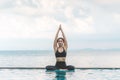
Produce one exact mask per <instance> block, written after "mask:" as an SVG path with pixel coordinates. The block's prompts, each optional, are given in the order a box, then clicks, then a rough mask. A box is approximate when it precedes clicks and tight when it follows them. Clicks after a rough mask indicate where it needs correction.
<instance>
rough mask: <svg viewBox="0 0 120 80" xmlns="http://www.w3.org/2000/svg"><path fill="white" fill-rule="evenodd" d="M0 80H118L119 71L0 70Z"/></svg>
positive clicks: (119, 79) (119, 78)
mask: <svg viewBox="0 0 120 80" xmlns="http://www.w3.org/2000/svg"><path fill="white" fill-rule="evenodd" d="M0 80H120V69H85V70H82V69H75V71H74V72H73V71H71V72H69V71H68V72H65V71H61V72H59V71H57V72H55V71H53V72H47V71H46V70H45V69H0Z"/></svg>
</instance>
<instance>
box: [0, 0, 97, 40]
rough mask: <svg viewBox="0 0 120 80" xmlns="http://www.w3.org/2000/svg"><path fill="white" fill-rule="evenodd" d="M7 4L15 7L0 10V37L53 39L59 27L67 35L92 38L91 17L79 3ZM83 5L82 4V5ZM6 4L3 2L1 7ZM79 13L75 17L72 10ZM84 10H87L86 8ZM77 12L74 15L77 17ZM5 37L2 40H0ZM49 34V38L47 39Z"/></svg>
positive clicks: (19, 1) (35, 1)
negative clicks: (83, 35) (85, 35)
mask: <svg viewBox="0 0 120 80" xmlns="http://www.w3.org/2000/svg"><path fill="white" fill-rule="evenodd" d="M10 1H11V2H10V4H11V5H12V6H13V4H14V7H9V8H4V9H2V10H0V12H1V14H0V21H1V24H0V26H2V27H0V30H1V31H0V34H1V35H0V37H6V38H9V37H13V38H18V37H19V38H50V35H51V36H53V35H55V32H56V30H57V28H58V25H59V24H62V26H63V29H64V31H65V32H66V33H67V34H70V33H71V31H73V34H91V33H94V32H95V30H94V28H93V26H92V25H93V23H94V20H93V17H92V16H91V15H88V14H87V16H86V17H84V18H80V17H78V16H80V15H82V16H85V15H86V12H85V11H84V8H83V7H82V6H79V5H78V3H76V2H73V1H70V2H67V1H63V0H61V1H54V0H53V1H49V0H31V1H29V0H16V1H14V2H12V0H10ZM81 3H82V2H81ZM6 4H7V1H6V2H4V5H6ZM77 7H78V10H76V11H77V12H79V13H78V15H77V14H75V13H74V10H75V9H76V8H77ZM85 9H86V7H85ZM77 12H76V13H77ZM3 34H4V36H3ZM48 34H49V35H48Z"/></svg>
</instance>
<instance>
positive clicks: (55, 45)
mask: <svg viewBox="0 0 120 80" xmlns="http://www.w3.org/2000/svg"><path fill="white" fill-rule="evenodd" d="M59 31H60V27H59V29H58V31H57V33H56V35H55V40H54V44H53V48H54V51H55V52H56V50H57V38H58V34H59Z"/></svg>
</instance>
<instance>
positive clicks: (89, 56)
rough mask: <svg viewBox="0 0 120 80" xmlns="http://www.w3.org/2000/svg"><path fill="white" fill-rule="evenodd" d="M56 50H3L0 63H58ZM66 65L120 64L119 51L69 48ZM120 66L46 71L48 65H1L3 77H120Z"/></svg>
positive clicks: (9, 79) (83, 79) (3, 79)
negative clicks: (73, 49) (60, 72)
mask: <svg viewBox="0 0 120 80" xmlns="http://www.w3.org/2000/svg"><path fill="white" fill-rule="evenodd" d="M55 62H56V61H55V55H54V52H53V51H47V50H43V51H27V50H26V51H0V67H26V68H27V67H28V68H29V67H42V68H44V67H45V66H47V65H55ZM66 62H67V65H74V66H75V67H76V68H84V67H85V68H94V67H97V68H120V51H118V50H116V51H115V50H114V51H109V50H106V51H104V50H103V51H98V50H95V51H93V50H91V51H81V50H77V51H68V54H67V58H66ZM119 79H120V69H85V70H84V69H75V71H74V72H62V75H61V74H59V73H57V72H46V70H45V69H2V68H1V69H0V80H119Z"/></svg>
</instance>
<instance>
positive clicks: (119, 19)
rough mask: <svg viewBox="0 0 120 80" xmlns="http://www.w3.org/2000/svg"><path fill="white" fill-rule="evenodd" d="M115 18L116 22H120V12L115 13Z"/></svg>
mask: <svg viewBox="0 0 120 80" xmlns="http://www.w3.org/2000/svg"><path fill="white" fill-rule="evenodd" d="M113 19H114V21H115V22H117V23H120V13H114V14H113Z"/></svg>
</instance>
